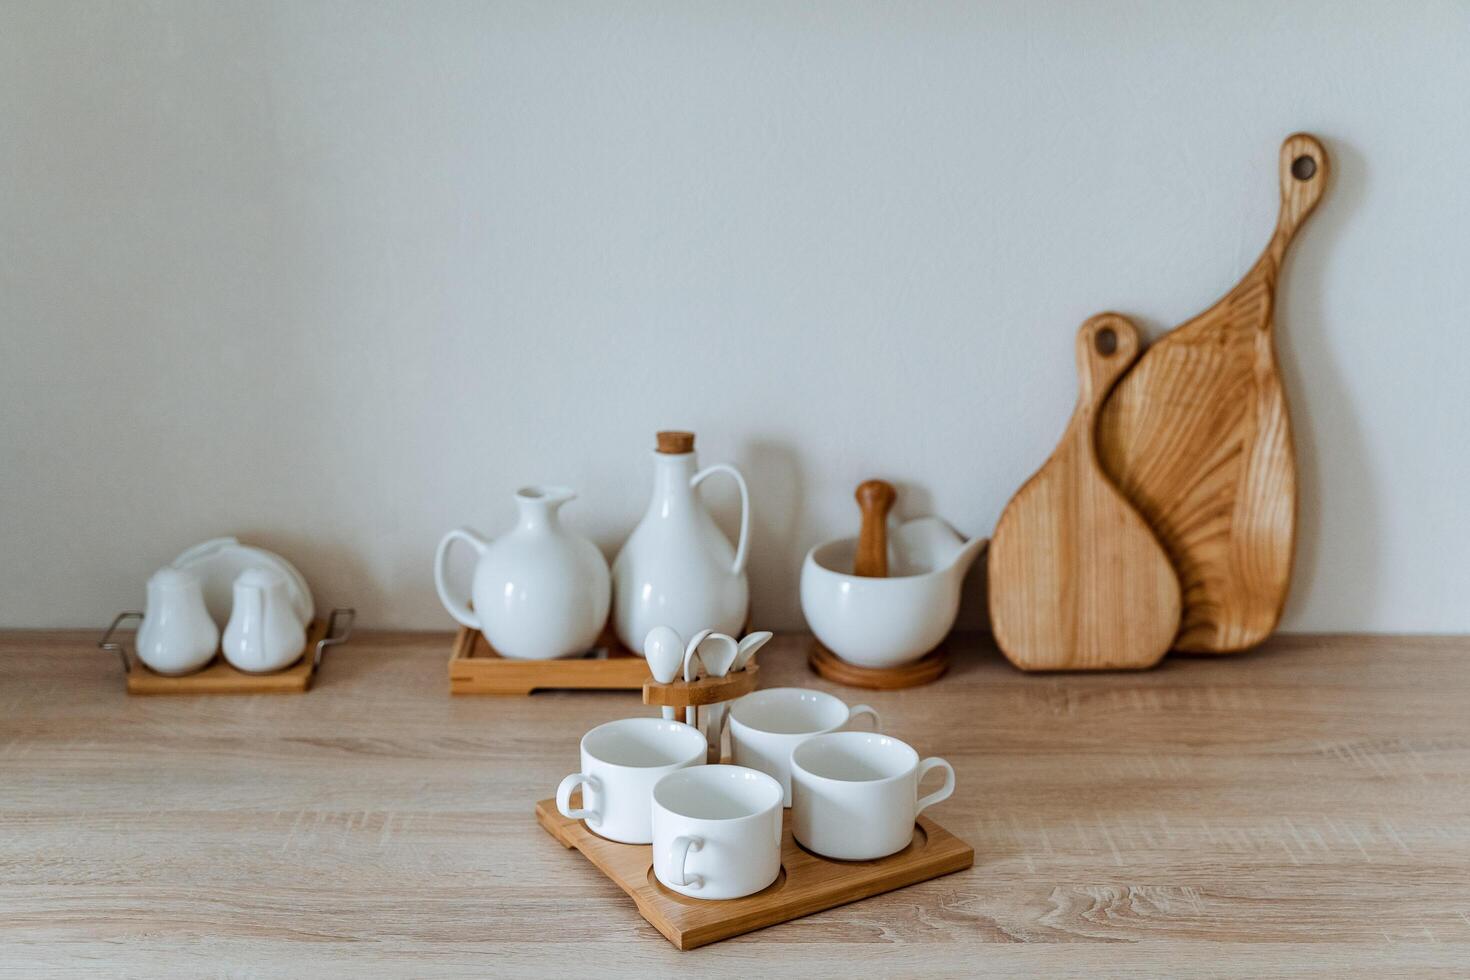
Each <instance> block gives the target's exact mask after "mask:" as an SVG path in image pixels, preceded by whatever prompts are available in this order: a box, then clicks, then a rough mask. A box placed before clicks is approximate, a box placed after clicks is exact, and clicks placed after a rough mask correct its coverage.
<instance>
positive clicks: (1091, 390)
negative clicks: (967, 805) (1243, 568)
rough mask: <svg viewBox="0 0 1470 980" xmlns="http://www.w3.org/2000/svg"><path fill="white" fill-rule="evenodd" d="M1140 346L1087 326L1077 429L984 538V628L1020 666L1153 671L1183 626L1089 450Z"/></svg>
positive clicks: (1096, 322)
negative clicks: (1100, 416) (987, 624)
mask: <svg viewBox="0 0 1470 980" xmlns="http://www.w3.org/2000/svg"><path fill="white" fill-rule="evenodd" d="M1140 346H1141V343H1140V340H1139V334H1138V328H1137V327H1135V326H1134V325H1133V323H1132V322H1131V321H1129V320H1127V319H1126V318H1124V317H1121V316H1118V315H1117V314H1115V313H1103V314H1100V315H1098V316H1095V317H1093V318H1092V319H1091V320H1088V321H1087V322H1086V323H1084V324H1083V325H1082V329H1081V330H1079V331H1078V332H1077V372H1078V374H1079V375H1080V376H1081V381H1080V390H1079V392H1078V395H1077V408H1076V410H1075V411H1074V412H1073V414H1072V421H1071V422H1070V423H1069V424H1068V425H1067V431H1066V433H1065V434H1064V435H1063V436H1062V440H1061V442H1060V443H1059V444H1058V445H1057V448H1056V450H1055V451H1054V452H1053V453H1052V454H1051V457H1050V458H1048V459H1047V461H1046V463H1045V464H1044V465H1043V466H1042V467H1041V469H1040V470H1038V471H1037V473H1036V475H1035V476H1033V477H1031V479H1029V480H1027V481H1026V483H1025V484H1024V485H1023V486H1022V487H1021V489H1020V490H1018V491H1016V495H1015V496H1014V497H1012V498H1011V502H1010V503H1009V504H1007V505H1006V509H1005V511H1004V512H1002V514H1001V515H1000V523H999V524H997V525H996V528H995V537H994V538H992V539H991V542H990V565H989V573H990V574H989V580H990V620H991V626H992V628H993V629H994V631H995V639H996V642H997V643H998V644H999V645H1000V648H1001V650H1003V651H1004V652H1005V655H1006V656H1007V657H1008V658H1009V659H1010V661H1011V662H1012V663H1014V664H1015V665H1016V666H1018V667H1021V668H1023V669H1025V670H1103V669H1110V668H1120V667H1151V666H1153V665H1154V664H1155V663H1158V661H1159V658H1160V657H1162V656H1163V655H1164V654H1165V653H1166V652H1168V650H1169V642H1170V641H1171V640H1172V639H1173V638H1174V634H1175V633H1176V632H1177V631H1178V629H1179V580H1178V578H1177V577H1176V576H1175V574H1174V568H1173V566H1171V565H1170V564H1169V558H1168V556H1167V555H1165V554H1164V549H1163V548H1162V547H1160V546H1159V543H1158V541H1157V540H1155V538H1154V535H1153V532H1152V531H1150V530H1149V528H1148V525H1147V524H1146V523H1145V522H1144V520H1143V518H1142V517H1140V516H1139V514H1138V512H1137V511H1135V510H1134V509H1133V508H1132V507H1131V506H1130V505H1129V503H1128V502H1127V500H1125V499H1124V498H1123V496H1122V494H1120V493H1119V492H1118V490H1117V488H1116V487H1114V486H1113V484H1112V483H1111V482H1110V481H1109V480H1108V478H1107V477H1106V476H1105V475H1104V474H1103V471H1102V469H1101V467H1100V466H1099V465H1098V460H1097V453H1096V450H1095V447H1094V433H1095V428H1096V423H1097V412H1098V410H1099V408H1100V407H1101V406H1102V404H1103V399H1104V398H1106V397H1107V394H1108V391H1109V389H1111V388H1112V386H1113V383H1114V382H1115V381H1117V379H1118V376H1119V375H1121V374H1122V373H1123V372H1124V370H1126V369H1127V367H1128V365H1129V364H1132V363H1133V361H1134V359H1135V358H1137V357H1138V351H1139V347H1140Z"/></svg>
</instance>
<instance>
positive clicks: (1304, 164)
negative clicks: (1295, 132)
mask: <svg viewBox="0 0 1470 980" xmlns="http://www.w3.org/2000/svg"><path fill="white" fill-rule="evenodd" d="M1316 173H1317V161H1316V160H1313V159H1312V158H1311V157H1309V156H1307V155H1306V154H1303V155H1301V156H1299V157H1297V158H1296V159H1295V160H1293V161H1291V175H1292V176H1293V177H1295V178H1296V179H1297V180H1311V179H1312V177H1313V175H1315V174H1316Z"/></svg>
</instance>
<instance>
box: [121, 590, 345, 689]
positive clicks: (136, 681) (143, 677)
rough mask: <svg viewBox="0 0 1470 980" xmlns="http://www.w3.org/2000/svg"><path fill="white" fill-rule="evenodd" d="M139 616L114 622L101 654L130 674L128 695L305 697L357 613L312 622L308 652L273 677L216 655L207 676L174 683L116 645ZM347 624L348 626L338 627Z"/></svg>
mask: <svg viewBox="0 0 1470 980" xmlns="http://www.w3.org/2000/svg"><path fill="white" fill-rule="evenodd" d="M137 616H141V613H122V614H121V615H119V616H118V617H117V618H116V619H114V620H113V622H112V626H111V627H110V628H109V629H108V631H107V634H106V635H105V636H103V638H102V642H100V643H99V644H98V646H99V647H100V648H102V649H103V650H108V651H110V652H113V653H116V654H117V655H118V656H119V657H120V658H121V659H122V663H123V670H124V671H125V672H126V674H127V679H128V683H127V688H128V693H129V694H304V693H306V692H307V691H308V690H310V689H311V682H312V681H313V680H315V679H316V672H317V669H318V668H319V667H320V666H321V663H322V655H323V654H324V653H325V652H326V650H327V648H328V647H332V646H336V645H337V644H339V643H344V642H346V640H347V637H348V636H350V635H351V634H352V623H353V620H354V619H356V618H357V612H356V610H353V609H333V610H332V614H331V616H330V617H329V618H328V619H317V620H313V621H312V623H311V625H310V626H308V627H307V628H306V652H305V653H303V654H302V656H301V659H300V660H298V661H296V663H294V664H292V665H291V666H290V667H287V668H285V669H283V670H278V671H275V672H274V673H270V674H249V673H246V672H245V671H242V670H236V669H235V668H234V667H232V666H230V663H229V661H227V660H225V658H224V657H223V656H221V655H219V654H215V657H214V659H213V660H211V661H210V662H209V665H208V666H206V667H205V668H204V669H203V670H199V671H196V672H194V673H192V674H183V675H180V676H178V677H170V676H168V675H167V674H157V673H154V672H153V671H151V670H149V669H148V668H147V667H146V666H145V665H144V664H143V662H142V661H140V660H138V658H137V657H136V656H134V657H132V658H129V657H128V654H127V652H126V651H125V650H124V649H123V648H122V645H121V644H120V643H116V642H113V641H112V634H113V631H114V630H116V629H117V626H118V624H119V623H121V622H122V621H123V620H124V619H127V618H130V617H137ZM343 620H345V621H346V625H344V626H339V623H340V622H341V621H343Z"/></svg>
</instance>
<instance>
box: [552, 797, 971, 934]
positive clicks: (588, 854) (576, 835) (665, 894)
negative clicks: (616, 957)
mask: <svg viewBox="0 0 1470 980" xmlns="http://www.w3.org/2000/svg"><path fill="white" fill-rule="evenodd" d="M536 821H537V822H538V823H540V824H541V826H542V827H543V828H544V829H545V830H546V832H547V833H549V834H550V835H551V836H552V837H555V838H556V839H557V841H558V842H559V843H561V845H562V846H563V847H568V848H575V849H576V850H578V851H580V852H581V853H582V856H583V857H585V858H587V860H589V861H591V862H592V864H593V865H594V866H596V868H597V870H599V871H601V872H602V873H603V874H605V875H607V876H608V877H609V878H611V879H612V880H613V882H614V883H615V884H617V886H618V887H619V888H621V889H622V890H623V891H625V892H627V893H628V896H629V897H630V898H632V899H633V903H634V904H635V905H637V906H638V912H639V914H640V915H642V916H643V918H645V919H647V920H648V922H649V923H650V924H651V925H652V926H653V927H654V928H655V929H657V930H658V931H659V932H661V933H663V936H664V938H665V939H667V940H668V941H669V942H671V943H673V944H674V945H675V946H677V947H678V948H679V949H694V948H696V947H698V946H705V945H707V944H709V943H714V942H719V941H720V940H721V939H729V938H730V937H731V936H739V935H742V934H744V933H747V932H754V931H755V930H757V929H764V928H765V927H766V926H773V925H776V924H777V923H780V922H789V921H790V920H792V919H799V918H801V917H802V916H805V915H811V914H813V913H814V912H821V911H823V910H825V909H830V908H836V907H837V906H839V905H846V904H848V903H849V902H856V901H859V900H861V899H864V898H871V897H872V896H874V895H880V894H882V893H883V892H890V891H893V890H894V889H896V888H904V887H907V886H908V885H914V884H918V883H919V882H921V881H928V880H929V879H930V878H938V877H939V876H941V875H947V874H951V873H953V872H955V871H963V870H964V869H966V868H968V867H971V866H973V865H974V863H975V849H974V848H973V847H971V846H970V845H969V844H966V843H965V842H964V841H962V840H960V839H959V838H958V837H955V836H954V835H953V834H951V833H950V832H949V831H947V830H945V829H944V828H943V827H941V826H939V825H938V824H936V823H935V822H934V821H932V820H930V819H929V818H928V817H925V816H920V817H919V819H918V823H917V825H916V826H915V828H914V841H913V843H912V844H910V845H909V846H908V847H907V848H905V849H904V850H902V851H899V852H898V853H897V854H892V855H889V856H888V857H886V858H880V859H879V860H877V861H829V860H827V859H826V858H823V857H818V856H817V855H815V854H813V853H812V852H810V851H808V850H806V849H805V848H803V847H802V846H801V845H800V844H798V843H796V838H794V837H793V836H792V834H791V811H790V810H786V811H785V826H784V828H783V831H782V837H781V874H780V876H779V877H777V878H776V881H775V882H774V883H773V884H772V885H771V886H770V887H769V888H767V889H765V890H764V891H760V892H757V893H755V894H754V895H748V896H746V897H745V898H733V899H727V900H724V901H703V900H700V899H696V898H687V897H685V896H683V895H680V894H678V893H677V892H673V891H670V890H669V889H667V888H665V887H664V886H663V885H662V884H660V883H659V881H658V879H657V878H655V877H654V875H653V848H652V847H651V846H650V845H647V844H618V843H615V842H613V841H610V840H605V839H604V838H601V837H598V836H597V835H596V834H594V833H592V831H590V830H588V829H587V828H586V827H585V826H583V825H582V822H581V821H580V820H568V819H567V818H566V817H563V816H562V815H561V813H560V812H558V811H557V809H556V801H555V800H542V801H541V802H540V803H537V804H536Z"/></svg>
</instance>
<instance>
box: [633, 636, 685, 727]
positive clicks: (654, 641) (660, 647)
mask: <svg viewBox="0 0 1470 980" xmlns="http://www.w3.org/2000/svg"><path fill="white" fill-rule="evenodd" d="M643 656H644V659H646V660H647V661H648V672H649V673H651V674H652V675H653V679H654V680H656V681H658V682H659V683H660V684H667V683H669V682H670V681H672V680H673V679H674V678H675V677H678V676H679V668H680V667H682V666H683V665H684V639H683V637H681V636H679V634H678V633H676V632H674V630H673V628H672V627H669V626H655V627H654V628H653V629H651V630H649V631H648V635H647V636H646V637H644V638H643ZM663 712H664V719H665V720H667V721H673V720H674V709H673V708H670V707H668V706H667V705H666V706H665V707H664V709H663Z"/></svg>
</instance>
